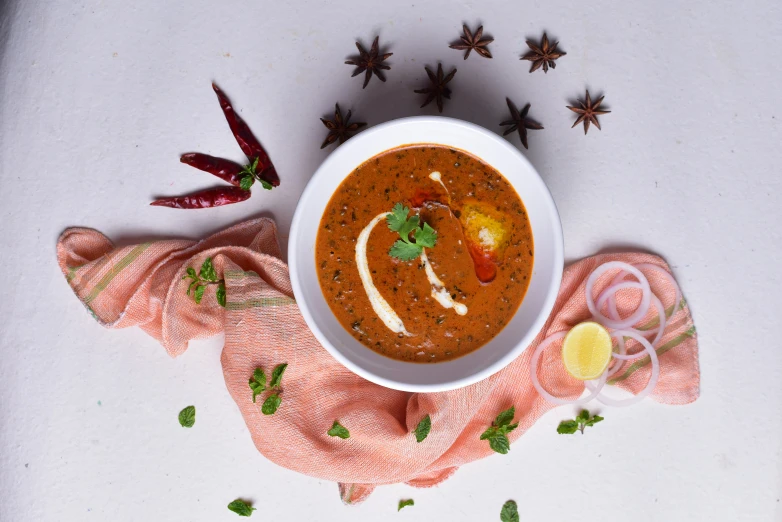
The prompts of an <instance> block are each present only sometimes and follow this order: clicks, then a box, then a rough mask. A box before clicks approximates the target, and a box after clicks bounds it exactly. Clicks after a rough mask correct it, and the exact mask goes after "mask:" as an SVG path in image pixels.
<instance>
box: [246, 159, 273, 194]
mask: <svg viewBox="0 0 782 522" xmlns="http://www.w3.org/2000/svg"><path fill="white" fill-rule="evenodd" d="M239 174H241V176H242V177H240V178H239V186H240V187H241V188H242V190H250V187H252V186H253V183H255V180H258V182H259V183H260V184H261V186H262V187H263V188H265V189H266V190H271V189H273V188H274V186H273V185H272V184H271V183H269V182H268V181H266V180H265V179H261V177H260V176H259V175H258V158H255V160H253V162H252V163H251V164H249V165H245V166H244V168H243V169H242V171H241V172H240V173H239Z"/></svg>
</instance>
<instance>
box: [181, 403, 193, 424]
mask: <svg viewBox="0 0 782 522" xmlns="http://www.w3.org/2000/svg"><path fill="white" fill-rule="evenodd" d="M195 414H196V410H195V406H188V407H187V408H185V409H183V410H182V411H180V412H179V424H180V425H181V426H182V427H183V428H192V427H193V425H194V424H195Z"/></svg>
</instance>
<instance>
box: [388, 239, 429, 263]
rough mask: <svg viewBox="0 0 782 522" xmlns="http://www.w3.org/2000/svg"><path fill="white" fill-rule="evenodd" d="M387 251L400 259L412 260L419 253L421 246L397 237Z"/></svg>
mask: <svg viewBox="0 0 782 522" xmlns="http://www.w3.org/2000/svg"><path fill="white" fill-rule="evenodd" d="M388 253H389V255H390V256H391V257H395V258H397V259H401V260H402V261H412V260H413V259H415V258H416V257H418V256H420V255H421V247H420V246H418V245H415V244H411V243H405V242H404V241H402V240H401V239H398V240H397V241H396V242H395V243H394V244H393V245H391V250H389V251H388Z"/></svg>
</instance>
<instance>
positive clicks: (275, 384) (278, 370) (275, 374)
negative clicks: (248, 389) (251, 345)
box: [269, 363, 288, 388]
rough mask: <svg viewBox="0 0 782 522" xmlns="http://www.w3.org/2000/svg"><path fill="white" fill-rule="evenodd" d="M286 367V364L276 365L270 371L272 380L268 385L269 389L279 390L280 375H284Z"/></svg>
mask: <svg viewBox="0 0 782 522" xmlns="http://www.w3.org/2000/svg"><path fill="white" fill-rule="evenodd" d="M287 367H288V363H285V364H278V365H277V366H276V367H275V368H274V370H273V371H272V380H271V383H270V384H269V387H271V388H279V387H280V383H281V382H282V374H283V373H285V368H287Z"/></svg>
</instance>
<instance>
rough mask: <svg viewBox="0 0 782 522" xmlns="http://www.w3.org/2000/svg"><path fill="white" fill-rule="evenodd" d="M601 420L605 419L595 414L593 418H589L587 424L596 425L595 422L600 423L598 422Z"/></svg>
mask: <svg viewBox="0 0 782 522" xmlns="http://www.w3.org/2000/svg"><path fill="white" fill-rule="evenodd" d="M601 420H603V417H601V416H600V415H595V416H594V417H592V418H591V419H589V420H588V421H587V422H586V425H587V426H594V425H595V424H597V423H598V422H600V421H601Z"/></svg>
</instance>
